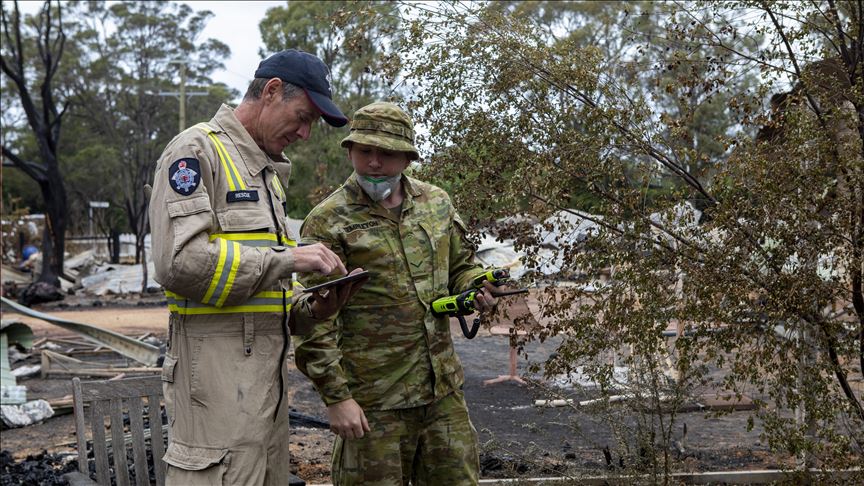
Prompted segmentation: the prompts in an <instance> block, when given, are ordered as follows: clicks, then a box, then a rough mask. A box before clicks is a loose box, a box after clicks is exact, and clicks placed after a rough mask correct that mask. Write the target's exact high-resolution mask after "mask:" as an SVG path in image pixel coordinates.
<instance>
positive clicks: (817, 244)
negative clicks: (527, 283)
mask: <svg viewBox="0 0 864 486" xmlns="http://www.w3.org/2000/svg"><path fill="white" fill-rule="evenodd" d="M616 6H617V7H618V9H619V10H618V12H613V11H612V10H611V9H610V10H609V11H607V12H606V14H608V15H609V17H608V19H609V20H606V21H603V22H605V23H606V24H607V25H610V26H616V25H617V27H616V28H611V29H610V30H612V31H613V32H615V31H617V32H622V31H623V32H627V33H628V34H629V35H628V36H618V37H617V39H618V40H615V42H614V43H612V44H609V45H604V44H603V42H604V40H603V38H604V36H603V35H602V32H603V30H602V29H600V30H599V31H597V32H599V33H597V37H596V38H592V36H591V35H585V32H583V33H581V34H580V33H579V29H578V27H579V26H581V25H583V24H582V20H580V19H582V18H584V17H585V15H584V10H587V9H600V10H602V9H603V7H601V6H596V5H586V4H569V3H568V4H566V5H563V6H559V5H557V4H552V3H546V2H543V3H542V4H530V5H523V4H508V5H501V4H498V3H494V2H493V3H464V2H439V3H434V4H428V3H424V4H415V3H405V4H403V5H402V6H401V8H400V14H401V15H402V21H403V23H402V24H401V25H402V26H403V29H404V30H405V31H406V32H408V33H409V38H408V39H407V40H406V42H405V43H404V44H402V47H401V48H400V50H399V62H394V63H391V64H388V67H390V68H391V70H389V71H388V75H389V76H390V79H392V80H405V82H406V83H408V82H410V83H413V84H412V86H413V87H414V89H413V91H411V92H409V93H407V95H406V96H408V98H409V100H410V101H411V103H412V106H415V107H416V109H417V113H418V114H419V118H421V119H422V120H423V121H424V122H425V124H426V125H427V126H428V127H429V130H430V136H429V141H430V145H431V146H432V149H433V151H434V153H435V154H436V155H435V156H434V157H433V159H432V161H431V164H430V166H429V167H428V170H427V174H429V176H430V177H433V178H434V179H435V180H436V181H443V182H444V183H446V184H451V185H454V186H458V187H459V188H460V191H459V193H457V194H454V199H455V201H456V202H457V204H458V205H459V207H460V212H461V213H462V214H463V215H468V216H470V215H475V214H484V215H488V216H489V217H491V218H496V219H499V218H504V217H507V216H512V213H513V211H514V208H516V209H518V210H519V211H521V212H524V213H526V214H527V215H529V216H532V217H535V218H537V219H546V218H547V217H549V216H550V215H553V214H558V215H567V214H570V215H571V217H572V216H578V218H574V219H576V220H577V221H581V220H582V219H589V220H591V221H592V222H594V223H595V224H596V225H597V226H598V227H599V228H600V230H599V231H598V232H596V234H594V235H592V236H591V237H589V238H587V239H585V240H579V241H575V240H574V239H568V238H567V237H566V236H565V235H568V234H569V233H570V232H571V231H572V229H573V226H572V225H573V223H572V221H568V220H567V219H566V218H563V217H562V218H559V221H558V222H557V224H558V227H559V233H560V235H562V236H561V237H559V241H557V243H558V245H559V246H560V248H561V251H560V255H561V256H562V259H563V265H562V267H563V268H562V270H563V273H564V274H581V275H584V276H586V277H587V278H593V277H596V276H598V275H601V274H603V273H605V272H608V271H609V269H610V268H611V269H613V279H612V281H611V282H610V283H609V284H608V285H605V286H603V287H602V288H600V289H597V291H595V292H593V293H587V292H584V291H582V290H581V289H580V288H579V287H563V288H553V287H549V288H547V290H546V293H545V297H544V298H543V301H542V304H543V312H544V317H545V318H546V319H548V321H549V324H548V325H547V326H546V327H544V328H543V329H542V330H539V331H535V332H534V333H533V335H532V337H531V339H541V340H543V339H546V338H548V337H549V336H551V335H558V336H560V337H561V344H560V345H559V346H558V349H557V353H556V354H555V355H554V356H553V357H552V358H550V360H549V361H547V362H546V363H544V371H545V372H546V373H547V374H549V375H552V374H559V373H569V372H574V371H577V370H578V371H580V372H582V373H585V374H587V375H588V377H590V378H591V379H592V380H594V381H595V382H597V383H599V384H600V389H601V392H602V396H605V397H606V398H608V396H609V394H611V393H613V392H616V391H617V392H620V389H621V384H620V383H617V382H616V380H615V377H614V373H613V369H612V365H611V364H610V359H609V358H610V356H615V357H616V358H617V360H618V363H620V364H623V365H626V366H627V367H628V369H629V370H630V376H629V385H627V387H626V388H625V390H626V393H627V394H628V395H629V396H631V397H633V398H634V401H633V403H637V404H641V405H638V406H634V407H633V412H634V414H635V415H634V416H633V418H634V419H635V420H632V421H630V422H629V423H628V421H627V420H619V421H618V422H617V423H611V422H613V419H614V418H615V416H616V414H617V412H616V411H615V410H616V409H613V408H612V407H611V406H610V405H608V401H607V402H606V403H607V405H606V406H602V407H600V410H599V411H600V416H601V417H602V418H605V419H607V420H609V421H610V423H611V425H612V426H613V427H614V430H616V431H618V432H620V433H619V434H618V435H617V436H616V437H617V438H618V439H619V440H618V442H617V444H612V446H616V448H617V449H618V451H619V453H621V454H622V456H623V457H625V460H624V462H625V463H626V464H629V465H630V466H631V467H633V468H636V469H639V470H642V471H646V472H648V473H650V474H652V475H653V478H654V481H658V482H659V481H660V480H661V478H664V479H662V480H663V481H664V482H667V481H668V478H669V473H670V472H671V471H672V470H673V469H674V467H675V464H674V460H673V456H672V455H670V450H671V448H672V442H673V438H674V437H673V432H674V431H675V430H676V429H675V428H674V424H676V423H677V410H678V409H679V406H680V405H681V404H682V403H683V402H684V401H685V400H686V399H687V398H688V397H689V396H691V395H692V394H693V393H696V392H699V391H702V390H705V387H709V389H713V390H727V391H730V392H732V393H734V394H742V393H749V394H751V395H753V396H754V398H755V402H756V404H757V406H758V409H757V411H756V412H755V416H756V418H758V419H760V422H761V424H762V426H763V427H764V433H763V436H764V437H765V439H766V442H767V443H768V444H769V446H770V447H771V448H772V449H773V450H775V451H778V452H785V453H789V454H790V455H793V456H797V457H799V458H800V459H801V460H802V465H808V466H817V467H822V468H834V467H849V466H852V465H858V464H860V463H861V460H862V457H864V454H862V450H864V449H862V447H864V408H862V402H861V397H860V391H858V392H857V393H856V391H855V390H854V388H853V386H852V385H850V376H852V375H854V374H860V372H861V371H860V370H861V367H864V296H862V272H864V263H862V262H864V260H862V257H864V199H862V194H864V144H862V140H864V108H862V107H864V98H862V88H864V76H862V64H861V59H862V55H864V54H862V51H861V48H860V45H861V42H862V36H864V32H862V31H861V19H862V18H864V12H862V11H861V7H860V4H858V3H856V2H835V1H833V0H828V1H824V2H806V3H805V2H724V3H719V2H718V3H701V2H686V3H684V2H675V3H664V4H656V5H647V6H646V5H638V6H631V5H630V4H627V5H626V6H622V5H621V4H616ZM354 8H356V9H359V11H363V12H366V13H367V15H366V16H360V17H361V18H365V19H366V21H367V22H369V23H371V24H376V22H378V19H377V18H376V17H375V16H374V15H371V14H370V12H369V10H365V11H364V10H363V9H364V8H366V6H365V4H361V5H359V6H355V7H354ZM556 9H561V10H565V11H566V10H572V11H574V12H575V13H573V14H567V15H563V16H562V15H561V13H560V12H557V13H554V14H553V13H552V12H553V11H554V10H556ZM580 12H583V13H580ZM639 12H643V13H644V12H650V15H651V16H652V17H653V20H652V24H653V25H650V26H640V25H639V23H640V22H641V21H642V20H643V17H642V16H641V15H637V14H638V13H639ZM565 13H566V12H565ZM604 15H605V14H604ZM544 19H545V20H544ZM559 19H560V20H559ZM600 19H601V20H602V19H603V17H602V16H601V17H600ZM596 20H597V17H595V21H596ZM566 22H571V23H570V24H567V23H566ZM584 25H587V24H584ZM591 30H592V29H591V28H588V29H587V31H591ZM346 35H350V31H348V30H346ZM612 38H613V39H615V38H616V34H613V35H612ZM592 39H593V40H592ZM616 46H617V47H616ZM660 61H662V62H660ZM754 75H755V76H757V77H758V80H759V83H758V85H757V84H754V83H753V79H754V78H753V76H754ZM780 91H782V92H783V94H782V95H779V96H775V97H774V109H773V111H770V112H769V110H768V109H766V105H767V101H768V99H769V97H770V96H771V94H772V93H777V92H780ZM757 132H758V134H759V136H758V137H754V136H755V135H756V134H757ZM466 167H470V168H471V170H470V172H467V173H466V171H465V170H464V168H466ZM658 188H660V189H662V190H657V189H658ZM574 191H580V192H587V193H588V194H590V195H591V196H592V199H593V200H594V201H595V203H594V204H593V206H592V208H593V215H591V214H587V215H586V214H584V213H577V212H575V211H574V210H573V208H572V206H571V205H572V204H573V201H574ZM694 204H696V205H698V207H699V208H701V209H703V210H704V214H703V217H702V218H701V219H700V220H699V221H697V219H696V214H697V213H695V212H694V211H692V210H688V209H686V208H687V206H691V205H694ZM547 229H548V228H547ZM498 230H499V234H501V235H504V236H507V237H511V238H513V239H514V240H515V242H516V245H517V247H519V248H521V249H523V250H524V251H525V252H526V254H527V257H526V258H527V262H526V263H527V265H528V266H529V267H530V266H533V267H537V266H539V263H540V260H541V258H542V255H543V252H542V250H543V246H544V244H545V241H544V238H545V237H546V235H545V234H544V233H543V232H538V231H536V230H535V229H534V228H533V227H531V226H525V225H516V224H509V223H507V222H506V220H505V221H504V222H502V223H500V224H499V228H498ZM669 325H674V326H677V327H678V329H679V330H680V331H681V333H680V335H679V336H678V337H677V339H675V340H674V342H673V344H672V345H671V347H670V346H669V345H667V343H666V342H665V341H664V340H663V339H661V337H660V335H661V331H663V330H664V329H666V328H667V326H669ZM667 357H668V358H669V359H670V361H674V362H675V363H676V364H675V365H674V366H673V367H672V368H671V369H670V368H669V366H668V365H667V359H666V358H667ZM712 369H714V370H718V369H719V370H721V372H720V374H719V375H717V374H711V373H710V371H711V370H712ZM599 446H600V447H602V444H599Z"/></svg>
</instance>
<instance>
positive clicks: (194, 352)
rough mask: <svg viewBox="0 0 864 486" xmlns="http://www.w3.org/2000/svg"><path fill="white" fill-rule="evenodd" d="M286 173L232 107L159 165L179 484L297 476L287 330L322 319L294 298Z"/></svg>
mask: <svg viewBox="0 0 864 486" xmlns="http://www.w3.org/2000/svg"><path fill="white" fill-rule="evenodd" d="M280 172H281V173H283V174H284V175H283V177H282V180H283V181H285V182H286V183H287V175H288V174H289V173H290V163H289V162H288V161H287V160H273V159H271V158H270V157H269V156H268V155H267V154H265V153H264V152H263V151H262V150H261V149H260V148H259V147H258V146H257V145H256V144H255V142H254V141H253V140H252V138H251V136H250V135H249V133H248V132H247V131H246V130H245V129H244V128H243V126H242V125H241V124H240V122H239V121H238V120H237V118H236V117H235V116H234V112H233V110H232V109H231V108H230V107H228V106H225V105H223V106H222V107H221V108H220V109H219V111H218V112H217V114H216V116H215V117H213V119H212V120H210V122H208V123H206V124H199V125H196V126H195V127H192V128H189V129H187V130H185V131H184V132H182V133H181V134H179V135H178V136H177V137H175V138H174V140H172V141H171V143H169V144H168V146H167V147H166V149H165V151H164V152H163V154H162V157H161V158H160V159H159V162H158V165H157V167H156V174H155V178H154V186H153V193H152V197H151V202H150V224H151V228H152V237H153V259H154V262H155V265H156V280H157V281H158V282H159V283H160V284H162V285H163V286H164V288H165V290H166V292H165V293H166V296H167V300H168V307H169V309H170V311H171V313H170V319H169V344H168V349H167V353H166V356H165V362H164V365H163V370H162V380H163V385H164V392H165V402H166V405H167V410H168V420H169V444H168V450H167V452H166V454H165V456H164V457H163V459H164V461H165V462H166V463H168V471H167V478H166V479H167V483H168V484H174V485H184V486H187V485H194V484H202V485H204V484H206V485H218V484H243V485H261V484H268V485H277V484H287V482H288V474H289V471H288V465H289V452H288V432H289V428H288V403H287V399H286V396H287V394H286V390H285V386H284V383H285V382H284V374H285V373H286V370H287V368H286V359H285V358H286V354H287V349H288V344H289V337H288V325H289V322H290V325H291V328H292V331H293V333H294V334H296V333H298V332H305V330H307V329H308V328H309V327H310V326H311V325H312V324H314V323H315V320H314V319H313V318H312V317H311V313H310V312H309V308H308V302H307V301H306V300H303V301H302V302H298V301H297V298H295V297H293V294H292V282H291V273H292V271H293V267H294V262H293V257H292V254H291V251H290V250H289V249H288V247H290V246H296V243H295V242H294V241H293V237H292V236H291V235H289V234H288V228H287V226H286V222H285V208H284V206H283V204H284V201H285V192H284V189H283V186H282V184H281V183H280V180H279V179H280V177H279V173H280ZM292 302H293V305H292Z"/></svg>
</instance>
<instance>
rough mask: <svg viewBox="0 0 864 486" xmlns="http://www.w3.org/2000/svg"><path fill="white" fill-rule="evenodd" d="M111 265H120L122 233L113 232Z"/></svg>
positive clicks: (114, 230) (113, 230)
mask: <svg viewBox="0 0 864 486" xmlns="http://www.w3.org/2000/svg"><path fill="white" fill-rule="evenodd" d="M111 263H120V232H119V231H117V230H116V229H112V230H111Z"/></svg>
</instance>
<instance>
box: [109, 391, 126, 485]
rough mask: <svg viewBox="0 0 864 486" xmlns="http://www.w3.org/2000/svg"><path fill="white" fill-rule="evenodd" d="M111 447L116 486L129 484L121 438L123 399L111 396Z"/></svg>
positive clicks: (123, 442)
mask: <svg viewBox="0 0 864 486" xmlns="http://www.w3.org/2000/svg"><path fill="white" fill-rule="evenodd" d="M109 404H110V408H111V448H112V449H113V453H114V454H113V455H114V477H115V479H116V481H117V486H129V462H128V461H126V441H125V440H124V439H123V399H121V398H112V399H111V401H110V402H109Z"/></svg>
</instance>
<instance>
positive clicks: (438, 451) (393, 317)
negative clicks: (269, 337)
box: [296, 102, 495, 485]
mask: <svg viewBox="0 0 864 486" xmlns="http://www.w3.org/2000/svg"><path fill="white" fill-rule="evenodd" d="M342 146H343V147H346V148H348V157H349V159H350V160H351V162H352V164H353V166H354V169H355V172H354V173H353V174H352V175H351V176H350V177H349V178H348V180H347V181H346V182H345V184H344V185H343V186H342V187H341V188H339V189H338V190H336V191H335V192H334V193H333V194H331V195H330V196H329V197H328V198H327V199H326V200H324V201H323V202H322V203H321V204H319V205H318V206H317V207H315V208H314V209H313V210H312V212H311V213H309V216H308V217H307V218H306V221H305V222H304V225H303V227H302V229H301V241H302V242H304V243H323V244H324V245H325V246H327V247H328V248H330V249H331V250H333V252H334V253H336V254H337V255H339V257H340V258H341V259H342V261H343V262H344V263H345V265H346V267H347V268H354V267H362V268H365V269H366V270H367V271H369V272H370V274H371V278H370V280H369V282H368V283H366V285H365V286H364V287H363V288H362V289H360V290H359V291H358V292H357V293H356V294H355V295H354V296H353V297H352V298H351V299H350V300H349V301H348V302H347V303H346V305H345V307H343V308H342V309H341V311H340V312H339V313H338V314H337V315H336V316H334V318H332V319H330V320H328V321H327V322H325V323H322V324H319V325H318V326H316V327H315V329H313V330H312V332H311V333H310V334H309V335H307V336H305V337H302V338H301V339H300V340H299V341H297V343H296V361H297V367H298V368H299V369H300V370H301V371H302V372H303V373H304V374H305V375H306V376H308V377H309V378H310V379H311V380H312V382H313V383H314V385H315V387H316V388H317V390H318V392H319V393H320V395H321V397H322V399H323V400H324V402H325V403H326V405H327V411H328V416H329V418H330V423H331V429H332V430H333V431H334V432H336V433H337V434H338V435H339V437H337V438H336V441H335V444H334V452H333V464H332V466H333V467H332V476H333V483H334V484H337V485H352V484H364V485H391V484H408V483H409V481H410V482H411V483H412V484H428V485H440V484H448V485H459V484H477V482H478V476H479V459H478V447H477V432H476V430H475V429H474V426H473V425H472V424H471V421H470V420H469V418H468V410H467V408H466V406H465V400H464V396H463V393H462V391H461V388H462V384H463V382H464V375H463V371H462V365H461V363H460V362H459V358H458V357H457V355H456V353H455V351H454V349H453V341H452V339H451V336H450V326H449V321H448V319H447V318H446V317H434V316H433V315H432V313H431V310H430V304H431V302H432V301H433V300H435V299H437V298H440V297H444V296H447V295H450V294H453V293H458V292H459V291H461V290H464V289H466V288H469V287H470V282H471V280H472V279H473V278H474V277H475V276H477V275H479V274H480V273H482V272H483V271H484V269H483V268H482V267H480V266H478V265H476V264H475V263H474V253H473V250H472V249H471V248H470V246H469V245H468V244H467V243H466V240H465V238H464V234H465V225H464V224H463V222H462V220H461V219H460V218H459V216H458V215H457V214H456V211H455V209H454V208H453V205H452V204H451V202H450V198H449V196H448V195H447V193H445V192H444V191H443V190H441V189H440V188H438V187H435V186H433V185H430V184H426V183H424V182H421V181H418V180H416V179H412V178H410V177H408V176H405V175H403V174H402V172H403V171H404V170H405V169H406V167H407V166H408V164H409V163H410V161H411V160H415V159H417V158H418V153H417V149H416V148H415V147H414V131H413V124H412V122H411V119H410V118H409V117H408V116H407V115H406V114H405V113H404V112H403V111H402V110H401V109H399V107H397V106H396V105H393V104H391V103H382V102H379V103H373V104H371V105H368V106H366V107H363V108H361V109H360V110H358V111H357V112H356V114H355V115H354V120H353V121H352V122H351V132H350V134H349V135H348V137H346V138H345V139H344V140H343V141H342ZM321 280H323V279H321V278H318V277H309V278H307V279H305V280H304V279H301V281H302V282H303V283H304V284H305V285H314V284H316V283H318V282H320V281H321ZM487 285H488V284H487ZM492 289H493V287H491V285H488V287H487V288H485V289H483V291H482V292H481V293H480V294H478V297H477V301H478V309H480V310H481V311H486V310H489V309H491V307H492V306H494V305H495V299H494V298H493V297H492V296H491V294H490V292H491V291H492Z"/></svg>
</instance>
